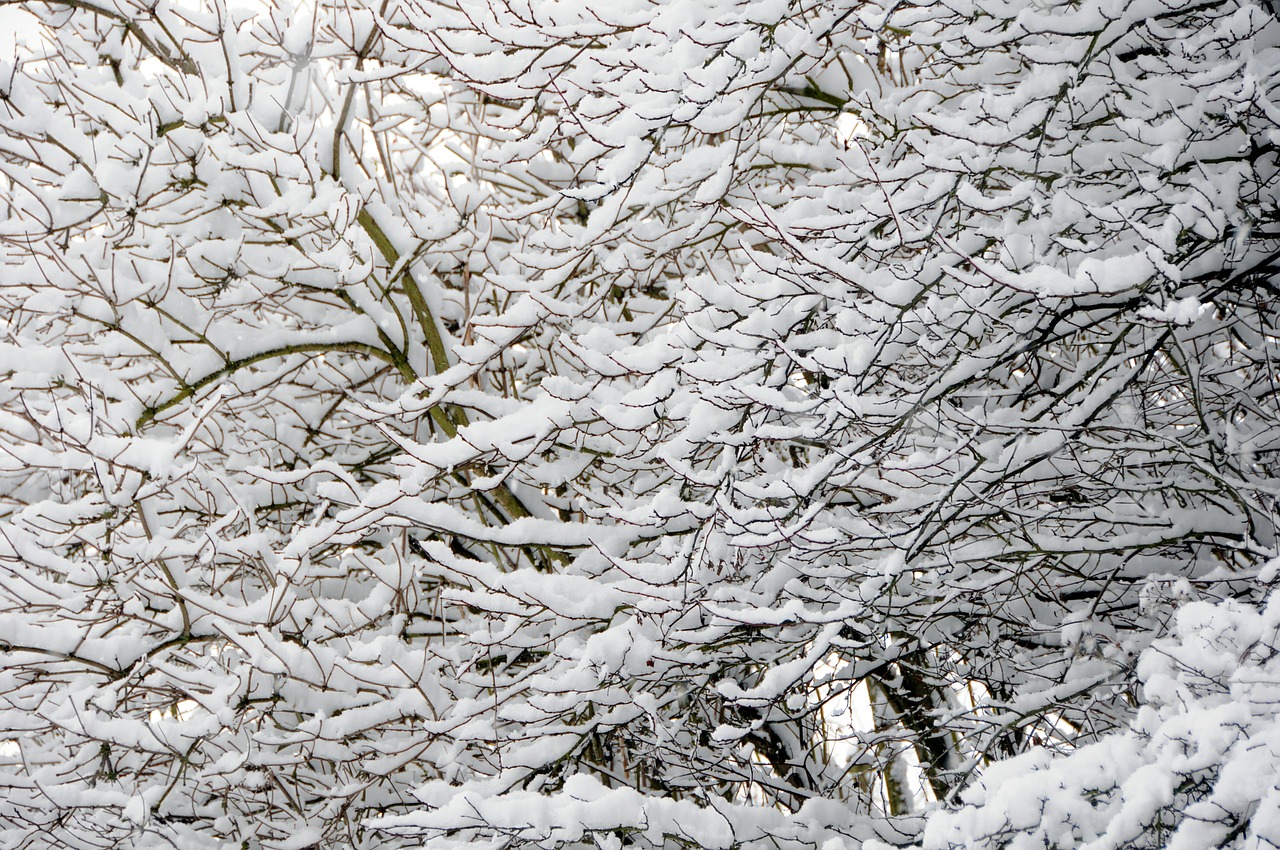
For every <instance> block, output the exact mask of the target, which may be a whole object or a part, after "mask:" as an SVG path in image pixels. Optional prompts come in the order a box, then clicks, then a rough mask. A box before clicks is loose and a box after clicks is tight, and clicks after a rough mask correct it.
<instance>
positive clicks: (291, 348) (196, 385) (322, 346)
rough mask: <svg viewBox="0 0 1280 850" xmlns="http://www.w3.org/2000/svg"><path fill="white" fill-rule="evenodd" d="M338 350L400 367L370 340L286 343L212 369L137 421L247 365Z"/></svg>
mask: <svg viewBox="0 0 1280 850" xmlns="http://www.w3.org/2000/svg"><path fill="white" fill-rule="evenodd" d="M334 351H345V352H348V353H351V354H366V355H368V356H370V357H373V358H376V359H378V360H382V361H384V362H386V363H390V364H392V365H393V366H399V365H400V364H398V363H397V362H396V358H395V357H394V356H393V355H391V354H389V353H387V352H386V351H383V350H382V349H381V348H378V347H377V346H376V345H370V344H369V343H367V342H304V343H297V344H295V345H282V346H280V347H279V348H269V349H267V350H266V351H260V352H258V353H257V354H251V355H249V356H248V357H242V358H240V359H238V360H232V361H231V362H229V363H227V365H225V366H223V367H222V368H221V369H218V370H217V371H215V372H210V373H209V374H207V375H205V376H204V377H203V378H200V379H199V380H197V381H192V382H190V383H188V384H184V385H183V387H182V389H180V390H178V392H177V393H175V394H174V395H173V396H171V397H170V398H169V399H167V400H165V401H163V402H160V403H159V404H156V405H152V406H151V407H148V408H147V409H146V410H144V411H143V412H142V415H141V416H139V417H138V421H137V422H136V423H135V427H136V428H138V429H141V428H143V427H144V426H145V425H146V424H147V423H149V422H151V421H152V420H153V419H155V418H156V417H157V416H159V415H160V414H161V413H164V412H165V411H166V410H168V409H169V408H171V407H174V406H176V405H179V404H181V403H182V402H184V401H186V400H187V399H188V398H190V397H191V396H193V395H195V394H196V393H198V392H200V390H202V389H204V388H205V387H207V386H209V385H210V384H212V383H214V382H215V381H218V380H221V379H222V378H225V377H227V376H228V375H232V374H235V373H236V372H238V371H240V370H241V369H243V368H244V367H246V366H252V365H254V364H255V363H261V362H263V361H264V360H272V359H274V358H276V357H288V356H289V355H290V354H327V353H329V352H334Z"/></svg>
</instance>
